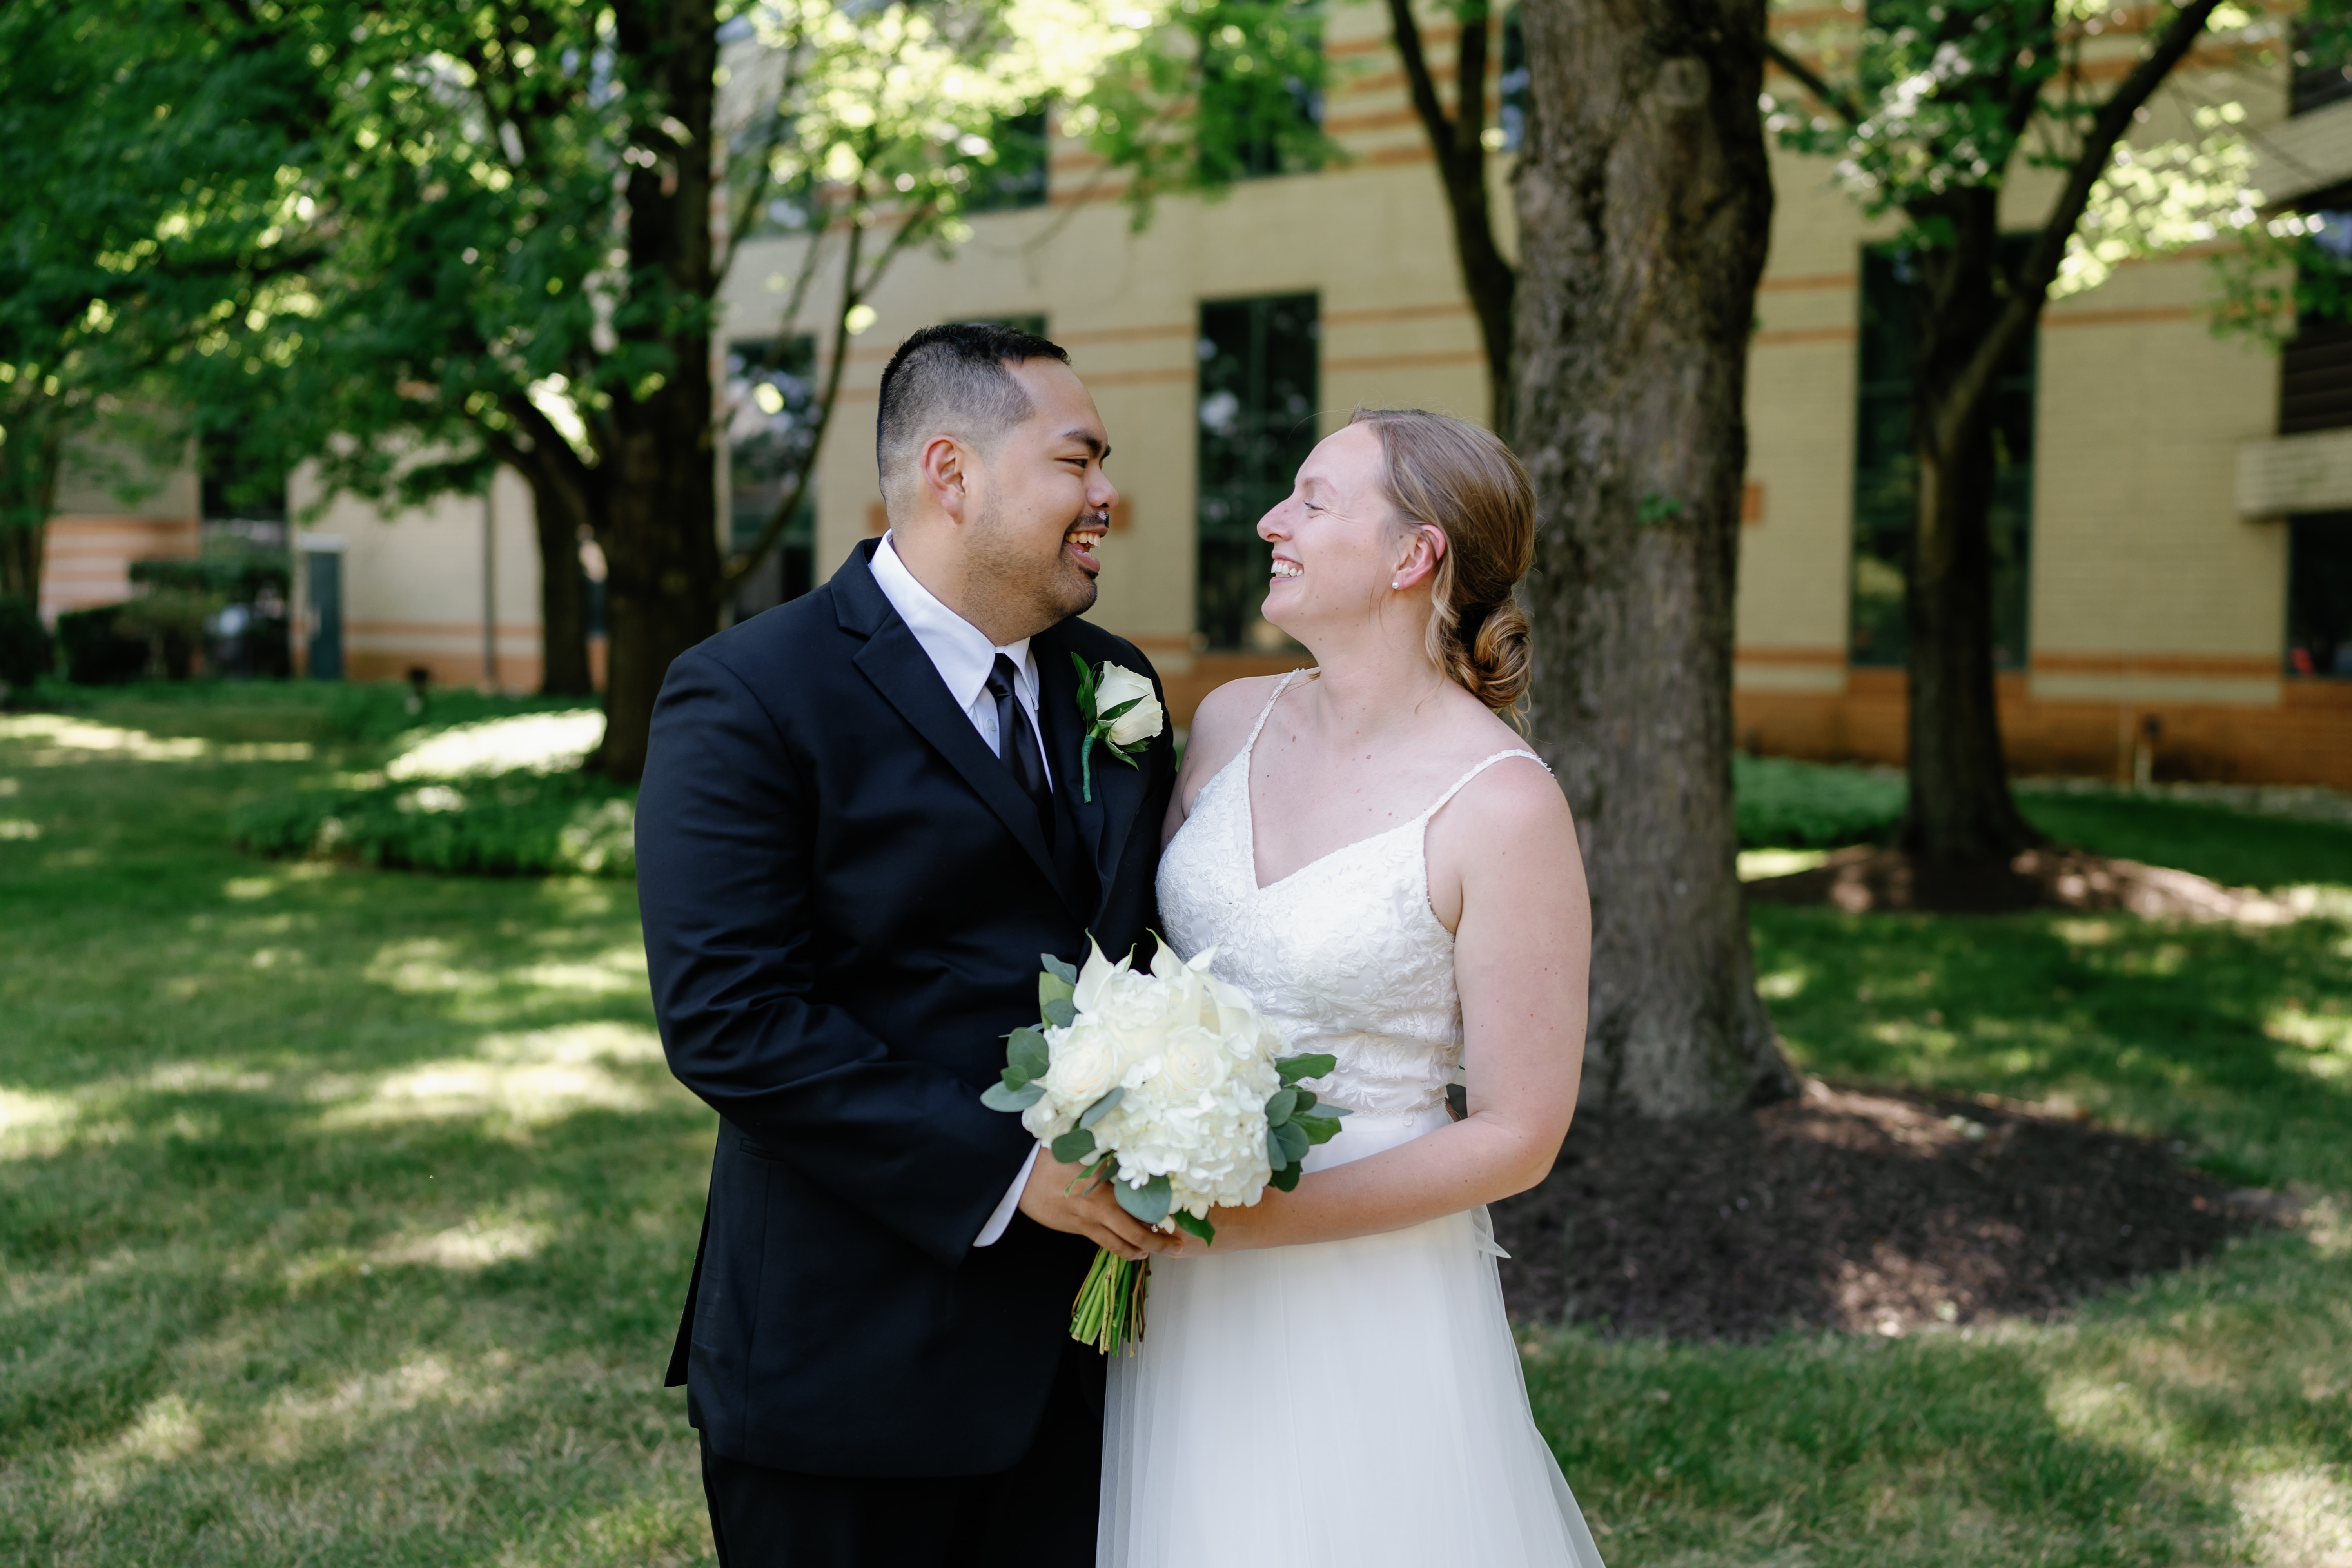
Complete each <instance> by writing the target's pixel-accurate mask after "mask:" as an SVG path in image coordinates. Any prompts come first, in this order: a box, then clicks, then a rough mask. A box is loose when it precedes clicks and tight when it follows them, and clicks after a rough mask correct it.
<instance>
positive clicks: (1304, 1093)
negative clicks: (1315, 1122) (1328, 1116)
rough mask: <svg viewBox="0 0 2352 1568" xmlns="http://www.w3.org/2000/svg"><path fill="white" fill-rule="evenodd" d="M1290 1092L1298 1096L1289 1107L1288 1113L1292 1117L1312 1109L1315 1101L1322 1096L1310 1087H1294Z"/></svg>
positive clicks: (1302, 1114)
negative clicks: (1294, 1102)
mask: <svg viewBox="0 0 2352 1568" xmlns="http://www.w3.org/2000/svg"><path fill="white" fill-rule="evenodd" d="M1290 1092H1291V1093H1293V1094H1295V1095H1297V1097H1298V1103H1297V1104H1296V1105H1294V1106H1292V1107H1291V1108H1290V1114H1291V1115H1292V1116H1294V1117H1298V1116H1304V1115H1306V1114H1307V1112H1308V1111H1310V1110H1314V1109H1315V1104H1316V1101H1317V1100H1320V1099H1321V1098H1322V1097H1321V1096H1320V1095H1318V1094H1317V1093H1316V1092H1315V1091H1314V1090H1313V1089H1292V1090H1291V1091H1290Z"/></svg>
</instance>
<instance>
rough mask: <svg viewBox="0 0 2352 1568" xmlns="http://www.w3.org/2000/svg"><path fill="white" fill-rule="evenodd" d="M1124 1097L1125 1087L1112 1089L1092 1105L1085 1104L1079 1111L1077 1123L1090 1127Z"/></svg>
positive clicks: (1114, 1108)
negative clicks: (1084, 1107)
mask: <svg viewBox="0 0 2352 1568" xmlns="http://www.w3.org/2000/svg"><path fill="white" fill-rule="evenodd" d="M1126 1098H1127V1090H1126V1089H1112V1090H1111V1091H1110V1092H1109V1093H1108V1094H1106V1095H1104V1096H1103V1097H1102V1098H1101V1099H1100V1100H1096V1101H1095V1102H1094V1103H1093V1104H1092V1105H1089V1106H1087V1108H1086V1110H1083V1111H1081V1112H1080V1113H1079V1115H1078V1125H1079V1126H1081V1127H1092V1126H1093V1125H1094V1124H1095V1123H1096V1122H1097V1121H1101V1120H1102V1119H1103V1118H1104V1117H1106V1116H1108V1115H1109V1114H1110V1113H1111V1112H1112V1110H1116V1109H1117V1108H1118V1102H1119V1101H1120V1100H1125V1099H1126Z"/></svg>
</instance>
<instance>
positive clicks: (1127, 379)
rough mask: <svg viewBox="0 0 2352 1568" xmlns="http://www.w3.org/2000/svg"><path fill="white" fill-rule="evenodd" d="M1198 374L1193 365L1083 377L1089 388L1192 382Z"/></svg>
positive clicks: (1102, 373) (1095, 373)
mask: <svg viewBox="0 0 2352 1568" xmlns="http://www.w3.org/2000/svg"><path fill="white" fill-rule="evenodd" d="M1196 374H1198V372H1196V371H1195V370H1194V369H1193V367H1192V366H1191V365H1189V364H1188V365H1183V366H1181V367H1179V368H1176V369H1172V370H1106V371H1097V372H1094V373H1091V374H1087V375H1085V376H1083V377H1081V378H1080V379H1082V380H1083V381H1085V383H1086V384H1087V385H1088V386H1156V385H1159V384H1161V383H1163V382H1171V381H1181V382H1188V383H1189V382H1190V381H1192V378H1193V376H1194V375H1196Z"/></svg>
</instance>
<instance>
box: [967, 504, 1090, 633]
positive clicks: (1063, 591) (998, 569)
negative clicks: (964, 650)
mask: <svg viewBox="0 0 2352 1568" xmlns="http://www.w3.org/2000/svg"><path fill="white" fill-rule="evenodd" d="M1101 516H1102V514H1101V513H1100V512H1097V511H1096V510H1093V509H1091V508H1089V509H1087V510H1084V511H1081V512H1079V513H1078V514H1077V515H1076V517H1074V518H1072V519H1070V520H1069V521H1068V522H1067V523H1066V524H1065V525H1064V526H1063V528H1062V531H1060V532H1058V533H1055V534H1054V535H1053V536H1052V542H1051V543H1050V544H1049V543H1047V542H1046V541H1045V539H1044V538H1042V537H1041V534H1042V530H1040V529H1038V528H1037V527H1036V526H1035V525H1034V524H1030V525H1026V526H1021V525H1014V524H1010V523H1008V522H1006V521H1005V519H1004V516H1003V512H1002V511H1001V510H999V509H998V508H997V507H995V506H993V505H992V506H991V507H990V508H989V509H988V510H986V511H984V512H982V514H981V517H980V521H979V525H978V526H977V527H976V528H974V529H973V531H972V532H971V545H970V547H969V548H970V551H971V554H970V555H969V556H968V557H967V560H968V561H969V563H970V564H969V566H968V568H967V570H966V574H965V578H964V581H965V584H966V585H967V590H968V591H975V592H977V593H978V594H979V595H984V596H985V597H986V599H987V600H988V601H989V602H990V604H991V605H992V609H993V612H994V613H993V614H992V616H991V618H992V620H994V621H995V622H997V624H1000V625H1008V626H1022V627H1024V628H1026V629H1025V630H1024V631H1022V632H1021V633H1019V634H1018V635H1020V636H1023V637H1034V636H1036V635H1037V633H1039V632H1042V631H1044V630H1045V628H1046V627H1048V626H1057V625H1059V624H1060V623H1061V622H1063V621H1066V620H1068V619H1069V618H1070V617H1071V616H1080V615H1084V614H1086V612H1087V611H1088V610H1090V609H1092V608H1094V604H1095V599H1096V597H1097V594H1098V592H1099V591H1098V590H1097V588H1096V586H1095V580H1094V578H1093V576H1092V575H1090V574H1088V573H1087V570H1086V568H1084V567H1082V566H1080V565H1079V564H1078V563H1076V561H1073V560H1072V559H1071V558H1070V552H1069V551H1068V549H1067V548H1066V544H1067V542H1068V541H1069V537H1070V534H1071V533H1072V532H1074V531H1076V530H1077V529H1078V527H1079V526H1080V525H1081V524H1084V523H1087V522H1089V521H1098V520H1099V519H1100V518H1101Z"/></svg>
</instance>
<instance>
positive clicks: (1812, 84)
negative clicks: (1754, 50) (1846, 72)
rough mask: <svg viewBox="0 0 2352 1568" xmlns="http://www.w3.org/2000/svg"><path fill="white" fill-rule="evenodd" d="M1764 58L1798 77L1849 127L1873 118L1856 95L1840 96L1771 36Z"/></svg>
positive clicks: (1765, 48)
mask: <svg viewBox="0 0 2352 1568" xmlns="http://www.w3.org/2000/svg"><path fill="white" fill-rule="evenodd" d="M1764 58H1766V59H1767V60H1769V61H1770V62H1771V63H1772V64H1774V65H1776V66H1779V67H1780V68H1781V69H1782V70H1784V71H1786V72H1788V73H1789V74H1790V76H1792V77H1795V78H1796V79H1797V85H1799V86H1800V87H1801V88H1803V89H1805V90H1806V91H1807V92H1810V93H1811V94H1812V95H1813V96H1814V97H1815V98H1816V99H1818V100H1821V102H1822V106H1823V107H1824V108H1827V109H1831V110H1835V111H1836V113H1837V117H1838V118H1839V119H1841V120H1843V121H1845V122H1846V123H1847V124H1848V125H1859V124H1861V123H1862V122H1863V121H1864V120H1866V119H1868V118H1869V116H1867V115H1865V114H1864V113H1863V111H1862V105H1861V104H1860V103H1858V102H1856V101H1855V100H1854V98H1853V94H1851V93H1845V92H1840V91H1839V90H1838V89H1835V88H1833V87H1832V86H1831V85H1830V84H1829V83H1828V81H1827V80H1825V79H1823V78H1822V74H1821V73H1820V72H1819V71H1816V70H1815V69H1813V68H1812V67H1811V66H1809V65H1807V64H1806V63H1805V62H1804V61H1802V60H1801V59H1799V58H1797V57H1796V56H1794V55H1792V54H1790V52H1789V51H1788V50H1786V49H1784V48H1782V47H1780V45H1779V44H1778V43H1776V42H1774V41H1773V38H1772V37H1771V35H1770V34H1769V33H1768V34H1766V35H1765V37H1764Z"/></svg>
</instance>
